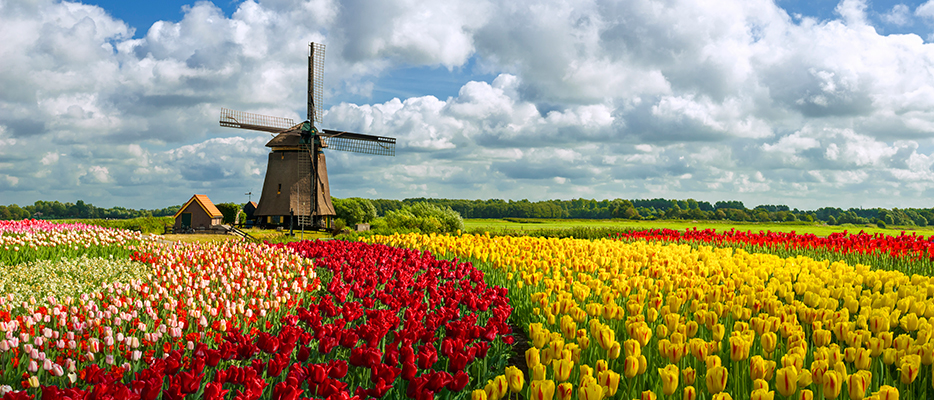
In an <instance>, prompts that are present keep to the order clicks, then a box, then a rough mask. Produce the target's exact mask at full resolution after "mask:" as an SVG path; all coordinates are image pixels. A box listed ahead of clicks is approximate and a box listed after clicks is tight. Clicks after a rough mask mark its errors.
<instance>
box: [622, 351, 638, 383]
mask: <svg viewBox="0 0 934 400" xmlns="http://www.w3.org/2000/svg"><path fill="white" fill-rule="evenodd" d="M637 373H639V359H638V358H636V357H631V356H630V357H626V359H624V360H623V375H624V376H625V377H626V378H627V379H631V378H632V377H634V376H636V374H637Z"/></svg>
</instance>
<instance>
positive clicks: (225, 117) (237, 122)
mask: <svg viewBox="0 0 934 400" xmlns="http://www.w3.org/2000/svg"><path fill="white" fill-rule="evenodd" d="M220 123H221V126H226V127H228V128H240V129H250V130H254V131H264V132H273V133H277V132H282V131H284V130H286V129H289V128H291V127H293V126H295V122H293V121H292V119H291V118H281V117H270V116H268V115H260V114H253V113H248V112H243V111H235V110H230V109H226V108H222V109H221V120H220Z"/></svg>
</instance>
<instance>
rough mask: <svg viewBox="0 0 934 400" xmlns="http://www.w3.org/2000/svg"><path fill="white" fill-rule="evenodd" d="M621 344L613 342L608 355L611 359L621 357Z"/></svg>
mask: <svg viewBox="0 0 934 400" xmlns="http://www.w3.org/2000/svg"><path fill="white" fill-rule="evenodd" d="M619 353H620V345H619V342H613V344H612V345H611V346H610V348H609V349H608V350H607V353H606V356H607V358H609V359H611V360H615V359H617V358H619Z"/></svg>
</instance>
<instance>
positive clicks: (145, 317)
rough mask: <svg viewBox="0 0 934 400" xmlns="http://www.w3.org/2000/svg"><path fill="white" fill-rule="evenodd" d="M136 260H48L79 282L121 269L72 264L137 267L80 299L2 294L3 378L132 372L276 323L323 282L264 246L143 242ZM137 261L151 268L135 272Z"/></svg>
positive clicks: (25, 382)
mask: <svg viewBox="0 0 934 400" xmlns="http://www.w3.org/2000/svg"><path fill="white" fill-rule="evenodd" d="M131 258H132V259H133V261H134V263H133V264H132V265H137V267H131V264H123V263H126V261H107V262H100V261H91V260H92V259H87V261H81V259H78V260H74V259H68V260H63V261H62V262H61V263H53V264H50V266H59V267H63V268H62V269H61V270H57V271H48V272H47V274H48V275H50V276H52V275H63V276H64V275H69V274H70V275H71V276H72V277H71V278H69V279H71V280H74V281H77V283H76V284H75V285H76V286H78V287H81V288H89V287H91V286H93V285H95V284H98V283H100V282H99V280H100V277H101V276H104V275H109V276H110V277H112V278H118V275H119V274H118V273H116V272H117V271H97V270H92V269H88V270H86V271H85V273H84V275H83V277H84V281H81V279H82V278H81V274H80V272H81V271H79V270H75V269H68V268H71V267H76V268H80V267H81V266H86V267H94V268H108V267H110V268H112V267H114V266H118V265H125V267H124V270H126V271H127V272H130V273H138V274H139V275H135V279H118V280H115V281H111V282H106V283H103V284H102V285H100V286H98V287H97V288H96V289H95V290H93V291H91V292H87V293H83V294H80V295H78V296H76V297H68V295H67V294H66V295H64V296H62V297H57V296H56V295H52V293H49V292H36V293H35V297H36V298H39V299H41V300H40V301H37V302H35V303H33V302H32V301H10V300H9V299H10V295H11V293H4V296H3V299H7V300H4V301H2V302H0V363H3V365H6V366H7V368H6V369H5V370H4V373H3V374H2V375H0V385H6V386H7V387H8V388H9V389H10V390H12V389H17V390H19V389H24V388H35V387H37V386H40V385H44V386H55V387H60V388H64V387H72V386H78V387H86V386H88V385H92V384H93V383H92V382H91V381H88V380H85V379H83V378H82V376H81V371H86V370H87V369H88V368H100V367H102V369H104V370H107V371H111V372H113V371H116V370H118V369H119V370H120V371H122V372H121V373H124V372H125V373H127V374H130V373H131V372H132V371H134V370H137V369H139V368H141V367H143V366H145V365H148V364H151V363H152V362H153V360H156V359H159V358H160V357H163V356H165V355H166V354H169V353H170V352H172V351H174V350H177V349H188V351H190V350H191V349H193V348H194V347H195V345H196V344H197V343H205V344H209V345H211V346H216V345H217V344H218V343H221V342H222V341H223V340H222V339H223V336H224V334H225V333H226V332H229V330H230V329H231V328H232V327H233V326H236V327H237V328H239V329H242V330H243V333H244V334H250V333H257V332H258V331H259V330H261V329H262V330H268V329H272V328H273V327H274V326H277V325H278V321H279V320H280V319H281V317H283V316H285V315H286V314H287V313H288V312H289V311H290V310H291V311H294V309H295V308H296V307H297V306H298V305H299V304H301V303H302V301H303V300H304V299H306V298H308V297H310V293H309V291H310V290H315V289H316V288H317V287H318V283H317V280H316V278H315V273H314V270H313V267H312V264H311V262H310V261H309V260H306V259H304V258H302V257H299V256H297V255H295V254H294V253H292V252H290V251H288V250H283V249H272V250H270V249H269V248H268V247H266V246H263V245H256V244H233V243H223V244H211V245H183V244H178V245H173V246H165V245H158V244H156V243H153V242H143V243H142V244H141V245H140V246H139V247H137V248H136V252H135V253H134V254H133V256H132V257H131ZM108 260H109V259H108ZM30 265H33V264H22V265H20V266H16V267H24V268H28V267H29V266H30ZM140 266H142V268H144V269H145V270H146V271H140V270H138V269H136V270H134V268H140ZM134 271H135V272H134ZM140 272H145V274H141V273H140ZM140 275H142V276H140ZM124 278H125V277H124ZM53 283H54V282H53ZM43 288H44V289H54V288H57V286H54V287H53V286H45V287H40V288H39V289H43ZM76 290H77V289H76ZM13 298H14V299H15V298H16V295H13Z"/></svg>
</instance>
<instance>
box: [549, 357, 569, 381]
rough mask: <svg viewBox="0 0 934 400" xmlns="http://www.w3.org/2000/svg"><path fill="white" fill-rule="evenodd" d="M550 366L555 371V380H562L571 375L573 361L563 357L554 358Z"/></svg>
mask: <svg viewBox="0 0 934 400" xmlns="http://www.w3.org/2000/svg"><path fill="white" fill-rule="evenodd" d="M551 367H552V369H554V371H555V380H556V381H558V382H564V381H566V380H568V378H570V377H571V369H573V368H574V362H573V361H571V360H565V359H560V360H554V361H552V362H551Z"/></svg>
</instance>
